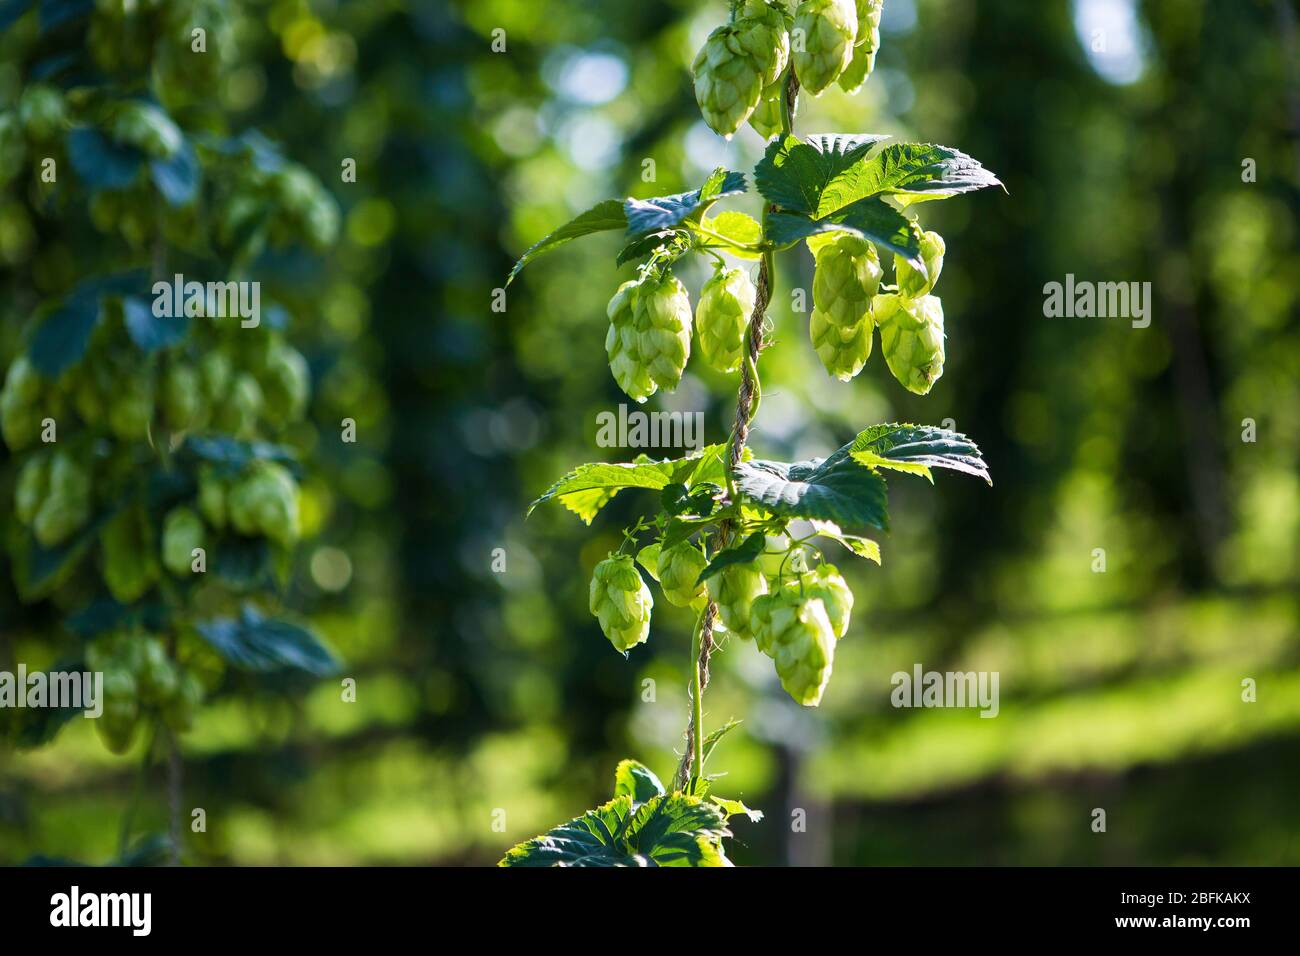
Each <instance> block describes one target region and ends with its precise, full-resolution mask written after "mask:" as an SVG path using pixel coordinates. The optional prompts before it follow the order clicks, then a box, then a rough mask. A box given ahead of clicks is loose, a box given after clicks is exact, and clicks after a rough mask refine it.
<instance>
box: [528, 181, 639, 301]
mask: <svg viewBox="0 0 1300 956" xmlns="http://www.w3.org/2000/svg"><path fill="white" fill-rule="evenodd" d="M625 226H627V216H626V215H625V214H624V212H623V203H622V202H621V201H620V200H618V199H606V200H605V201H604V202H599V203H597V204H596V205H594V206H592V207H591V208H590V209H588V210H587V211H586V212H584V213H583V214H582V215H580V216H578V217H577V218H575V219H571V220H570V221H569V222H567V223H565V224H564V225H563V226H561V227H560V228H559V229H556V230H555V231H554V232H552V233H550V234H549V235H547V236H546V237H545V238H543V239H541V240H539V241H537V242H535V243H533V244H532V245H531V246H529V247H528V249H527V251H525V252H524V254H523V255H522V256H520V257H519V261H518V262H516V263H515V265H514V268H513V269H511V270H510V275H509V276H507V277H506V285H510V283H511V282H513V281H514V279H515V276H517V275H519V273H520V271H521V270H522V269H523V268H524V266H526V265H528V263H530V262H532V261H533V260H534V259H536V258H537V257H538V256H540V255H541V254H542V253H544V252H550V251H551V250H552V249H555V248H557V247H559V246H562V245H563V244H564V243H566V242H569V241H570V240H573V239H579V238H581V237H582V236H589V235H591V234H592V233H595V232H606V231H608V230H611V229H622V228H624V227H625Z"/></svg>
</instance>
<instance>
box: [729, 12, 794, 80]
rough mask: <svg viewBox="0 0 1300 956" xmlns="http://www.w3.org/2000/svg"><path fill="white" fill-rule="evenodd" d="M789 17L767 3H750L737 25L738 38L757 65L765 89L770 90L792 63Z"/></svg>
mask: <svg viewBox="0 0 1300 956" xmlns="http://www.w3.org/2000/svg"><path fill="white" fill-rule="evenodd" d="M789 21H790V17H789V14H787V13H786V12H785V10H784V9H782V8H780V7H774V6H772V5H771V4H769V3H766V2H764V0H747V2H746V3H745V7H744V11H743V15H742V16H741V17H740V18H739V19H738V20H737V21H736V29H737V36H738V37H739V38H740V44H741V46H742V47H744V49H745V51H746V52H747V53H748V54H749V55H750V56H751V57H752V58H753V60H754V62H755V63H756V64H757V65H758V69H759V75H760V77H761V79H762V83H763V86H764V87H768V86H771V85H772V84H774V83H775V82H776V81H777V79H779V78H780V76H781V74H782V73H784V72H785V67H786V64H787V63H789V62H790V35H789V34H788V33H786V30H788V29H789V26H790V23H789Z"/></svg>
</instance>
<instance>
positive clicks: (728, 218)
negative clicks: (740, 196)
mask: <svg viewBox="0 0 1300 956" xmlns="http://www.w3.org/2000/svg"><path fill="white" fill-rule="evenodd" d="M700 225H701V226H703V227H704V228H705V229H707V230H709V231H710V232H712V233H716V234H717V235H718V236H722V237H723V240H722V241H720V240H718V239H717V238H716V236H706V237H705V238H706V239H707V240H708V241H709V243H710V244H711V245H712V246H714V247H715V248H721V250H722V251H723V252H726V253H729V254H730V255H733V256H736V257H737V258H739V259H761V258H763V253H762V252H761V251H759V250H757V249H754V248H746V247H751V246H757V245H758V244H759V243H760V242H762V241H763V227H762V226H761V225H759V222H758V220H757V219H755V218H754V217H753V216H748V215H746V214H745V213H743V212H735V211H733V210H727V211H725V212H720V213H718V215H716V216H713V217H712V218H710V217H708V216H706V217H704V219H703V220H702V221H701V223H700Z"/></svg>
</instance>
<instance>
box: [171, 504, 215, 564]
mask: <svg viewBox="0 0 1300 956" xmlns="http://www.w3.org/2000/svg"><path fill="white" fill-rule="evenodd" d="M205 536H206V533H205V530H204V527H203V519H202V518H200V517H199V516H198V515H196V514H195V513H194V512H193V511H191V510H190V509H189V508H185V507H179V508H173V509H172V510H171V511H170V512H168V514H167V518H166V520H165V521H164V522H163V537H162V563H163V567H165V568H166V569H167V570H168V571H170V572H171V573H172V574H175V575H177V576H178V577H185V576H186V575H188V574H190V573H192V571H193V567H194V564H193V562H194V550H195V549H196V548H202V547H203V542H204V538H205Z"/></svg>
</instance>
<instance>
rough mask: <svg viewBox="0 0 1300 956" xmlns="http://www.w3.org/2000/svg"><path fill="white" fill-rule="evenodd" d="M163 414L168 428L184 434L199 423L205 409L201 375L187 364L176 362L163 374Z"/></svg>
mask: <svg viewBox="0 0 1300 956" xmlns="http://www.w3.org/2000/svg"><path fill="white" fill-rule="evenodd" d="M161 392H162V395H161V398H162V413H163V419H164V420H165V421H166V422H167V427H168V428H170V429H171V430H172V431H177V432H182V431H185V430H186V429H188V428H191V427H193V426H194V425H196V424H197V423H198V420H199V416H200V413H201V411H202V409H203V394H202V391H201V390H200V387H199V373H198V372H196V371H195V370H194V368H193V367H192V366H190V365H188V364H187V363H185V362H174V363H172V364H171V366H169V367H168V369H167V371H166V372H164V373H163V378H162V389H161Z"/></svg>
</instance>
